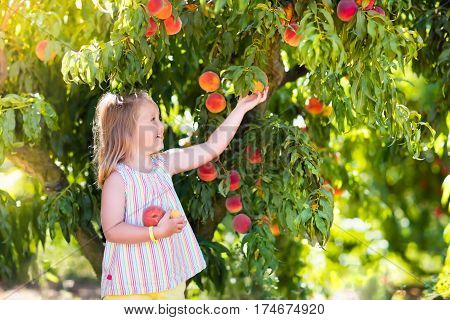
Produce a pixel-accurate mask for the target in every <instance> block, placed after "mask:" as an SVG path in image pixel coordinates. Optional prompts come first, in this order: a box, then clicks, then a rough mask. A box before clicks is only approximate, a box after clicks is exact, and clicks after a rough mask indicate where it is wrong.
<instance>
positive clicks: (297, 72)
mask: <svg viewBox="0 0 450 320" xmlns="http://www.w3.org/2000/svg"><path fill="white" fill-rule="evenodd" d="M308 71H309V70H308V69H306V67H305V66H304V65H301V66H300V65H296V66H295V67H293V68H292V69H290V70H288V71H287V72H286V73H285V74H284V78H283V80H282V81H281V82H280V87H281V86H283V85H285V84H286V83H287V82H292V81H295V80H297V79H298V78H300V77H303V76H304V75H306V74H307V73H308Z"/></svg>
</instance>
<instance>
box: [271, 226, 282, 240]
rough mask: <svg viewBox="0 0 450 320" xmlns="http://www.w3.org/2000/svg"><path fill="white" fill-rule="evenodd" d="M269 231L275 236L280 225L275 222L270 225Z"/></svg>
mask: <svg viewBox="0 0 450 320" xmlns="http://www.w3.org/2000/svg"><path fill="white" fill-rule="evenodd" d="M270 231H271V232H272V234H273V235H274V236H275V237H278V236H279V235H280V227H279V226H278V224H276V223H274V224H271V225H270Z"/></svg>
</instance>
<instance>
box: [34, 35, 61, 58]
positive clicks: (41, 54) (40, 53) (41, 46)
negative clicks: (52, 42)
mask: <svg viewBox="0 0 450 320" xmlns="http://www.w3.org/2000/svg"><path fill="white" fill-rule="evenodd" d="M48 44H49V40H47V39H44V40H41V41H39V42H38V44H37V45H36V50H35V51H36V56H37V57H38V59H39V60H41V61H45V49H46V48H47V46H48ZM55 57H56V52H55V51H54V50H52V51H51V52H50V56H49V58H48V61H51V60H53V59H55Z"/></svg>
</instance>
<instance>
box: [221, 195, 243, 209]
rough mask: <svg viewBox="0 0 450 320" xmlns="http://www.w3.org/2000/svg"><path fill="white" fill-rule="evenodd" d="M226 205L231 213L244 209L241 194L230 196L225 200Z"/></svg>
mask: <svg viewBox="0 0 450 320" xmlns="http://www.w3.org/2000/svg"><path fill="white" fill-rule="evenodd" d="M225 207H226V208H227V210H228V211H229V212H230V213H237V212H239V211H241V210H242V201H241V196H240V195H239V194H236V195H233V196H229V197H228V198H227V199H226V200H225Z"/></svg>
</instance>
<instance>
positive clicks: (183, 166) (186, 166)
mask: <svg viewBox="0 0 450 320" xmlns="http://www.w3.org/2000/svg"><path fill="white" fill-rule="evenodd" d="M268 90H269V87H266V88H265V90H264V91H263V92H257V93H253V94H251V95H247V96H246V97H243V98H241V99H239V101H238V102H237V104H236V107H235V108H234V109H233V111H231V112H230V114H229V115H228V117H227V118H226V119H225V120H224V121H223V122H222V124H221V125H220V126H218V127H217V128H216V130H214V132H213V133H212V134H211V136H210V137H209V138H208V140H207V141H206V142H204V143H200V144H197V145H194V146H190V147H187V148H174V149H170V150H167V151H165V152H163V153H162V156H163V157H164V158H165V159H164V160H165V163H166V169H167V171H168V172H169V173H170V175H174V174H177V173H180V172H184V171H188V170H192V169H195V168H198V167H200V166H201V165H203V164H205V163H207V162H208V161H211V160H212V159H214V158H215V157H217V156H219V155H220V154H221V153H222V152H223V151H224V150H225V148H226V147H227V146H228V144H229V143H230V141H231V139H233V137H234V135H235V134H236V131H237V129H238V128H239V125H240V124H241V121H242V119H243V118H244V115H245V114H246V113H247V111H250V110H251V109H253V108H254V107H255V106H257V105H258V104H259V103H261V102H264V101H265V100H266V98H267V92H268Z"/></svg>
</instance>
